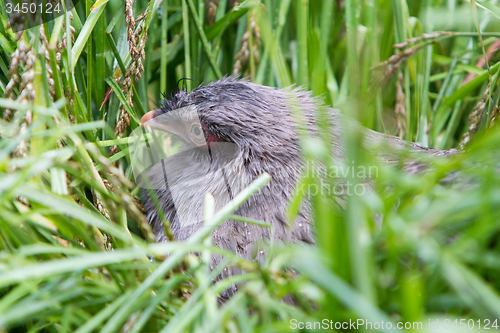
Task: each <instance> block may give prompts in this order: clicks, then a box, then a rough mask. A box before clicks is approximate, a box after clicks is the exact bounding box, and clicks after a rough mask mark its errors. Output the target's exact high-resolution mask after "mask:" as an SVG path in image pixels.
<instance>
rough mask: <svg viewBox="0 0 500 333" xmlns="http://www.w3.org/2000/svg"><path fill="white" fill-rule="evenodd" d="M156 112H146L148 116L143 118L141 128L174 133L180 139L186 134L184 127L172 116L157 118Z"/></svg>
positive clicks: (163, 115) (165, 115)
mask: <svg viewBox="0 0 500 333" xmlns="http://www.w3.org/2000/svg"><path fill="white" fill-rule="evenodd" d="M155 111H156V110H152V111H149V112H146V114H145V115H144V116H142V118H141V127H144V128H148V127H149V128H151V129H156V130H160V131H163V132H167V133H172V134H175V135H178V136H180V137H182V136H183V134H184V133H183V128H182V126H180V125H179V124H178V123H177V122H176V121H175V120H174V118H173V117H172V116H171V115H169V114H160V115H159V116H157V117H155Z"/></svg>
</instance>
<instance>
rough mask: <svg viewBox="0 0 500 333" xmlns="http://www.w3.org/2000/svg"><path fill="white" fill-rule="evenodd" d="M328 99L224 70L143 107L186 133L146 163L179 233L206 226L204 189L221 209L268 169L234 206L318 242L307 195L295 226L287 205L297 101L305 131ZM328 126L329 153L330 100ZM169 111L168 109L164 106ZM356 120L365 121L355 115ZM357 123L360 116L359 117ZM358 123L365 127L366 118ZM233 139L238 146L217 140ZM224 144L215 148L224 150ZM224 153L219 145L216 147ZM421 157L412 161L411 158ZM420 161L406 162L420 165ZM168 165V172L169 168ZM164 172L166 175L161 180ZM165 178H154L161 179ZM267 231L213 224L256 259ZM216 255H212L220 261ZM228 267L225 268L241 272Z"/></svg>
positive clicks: (221, 241) (335, 122)
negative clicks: (173, 150) (176, 149)
mask: <svg viewBox="0 0 500 333" xmlns="http://www.w3.org/2000/svg"><path fill="white" fill-rule="evenodd" d="M322 107H323V108H325V106H323V105H322V104H321V102H320V101H319V100H318V99H317V98H314V97H312V96H311V93H310V92H307V91H303V90H300V89H281V90H280V89H276V88H271V87H266V86H261V85H257V84H254V83H251V82H249V81H247V80H236V79H234V78H231V77H229V78H224V79H222V80H219V81H216V82H213V83H210V84H208V85H206V86H200V87H198V88H196V89H195V90H193V91H192V92H191V93H187V92H185V91H179V92H177V93H176V94H175V95H174V96H173V97H172V98H171V99H165V100H164V101H162V104H161V107H160V108H158V109H157V110H153V111H150V112H148V113H147V114H146V115H144V116H143V117H142V119H141V123H142V126H144V127H150V128H154V129H157V130H160V131H165V132H171V133H174V134H175V135H176V136H178V137H180V138H181V141H183V142H184V143H187V146H186V147H187V148H183V149H181V150H180V151H181V152H180V153H178V154H174V155H172V156H170V157H168V158H165V159H164V160H163V161H162V163H156V164H155V165H153V166H152V167H151V168H149V169H148V170H147V172H146V174H147V177H148V179H149V181H150V183H152V184H156V186H153V188H154V189H153V191H154V192H155V194H156V196H157V197H158V200H159V203H160V206H161V209H162V210H163V213H164V216H165V218H166V219H167V220H168V221H169V222H170V224H171V231H172V234H173V236H174V239H175V240H179V241H181V240H185V239H187V238H188V237H189V236H190V235H191V234H193V233H194V232H195V231H196V230H197V229H198V228H200V227H201V226H202V221H203V207H204V206H203V198H204V195H205V193H207V192H208V193H211V194H212V195H213V196H214V198H215V206H216V207H215V208H216V210H217V209H220V208H221V207H222V206H224V204H226V203H227V201H228V200H230V199H231V198H232V197H233V196H234V195H235V194H237V193H238V192H239V191H241V190H242V189H244V188H245V187H246V186H248V185H249V184H250V183H251V182H252V181H253V180H255V179H256V178H257V177H259V176H260V175H261V174H262V173H264V172H267V173H268V174H269V175H270V176H271V180H270V182H269V183H268V184H267V185H266V186H265V187H264V188H263V189H262V190H260V191H259V192H258V193H257V194H255V195H254V196H253V197H252V198H250V199H249V200H248V201H247V202H245V203H244V204H243V205H242V206H241V207H240V208H239V209H238V210H237V211H236V212H235V214H236V215H240V216H243V217H246V218H251V219H256V220H260V221H264V222H266V223H269V224H272V226H273V228H274V237H275V239H276V240H277V241H279V242H307V243H314V239H315V235H314V226H313V221H312V212H311V208H310V205H309V204H307V203H305V204H304V205H302V208H301V211H300V212H299V214H298V216H297V218H296V220H295V222H294V223H293V227H292V228H290V227H289V223H288V221H287V219H286V217H285V216H286V215H285V213H286V210H287V205H288V204H289V202H290V199H291V197H292V194H293V193H294V190H295V189H296V186H297V181H298V179H299V177H300V176H301V174H302V172H304V162H303V158H302V154H301V148H300V145H299V134H300V133H299V126H298V125H297V121H296V119H295V118H294V115H295V114H296V113H294V112H293V111H294V110H295V111H298V114H299V117H300V118H301V119H302V121H303V129H301V130H303V131H304V133H306V134H307V135H310V136H315V135H317V133H318V124H319V123H318V121H317V119H318V116H317V111H318V110H319V109H320V108H322ZM326 110H327V114H328V118H329V119H328V121H329V124H328V127H329V128H330V130H331V153H332V154H333V156H334V157H335V158H337V159H343V158H344V147H343V143H342V137H343V132H342V126H343V124H345V122H344V121H343V120H342V116H341V114H340V112H339V111H338V110H335V109H331V108H326ZM166 115H167V116H168V117H164V116H166ZM353 126H359V125H353ZM359 127H360V126H359ZM360 128H361V127H360ZM362 131H363V134H364V142H365V146H367V147H370V146H372V145H377V144H383V143H387V144H388V145H389V146H392V147H394V148H397V149H398V148H402V147H407V148H408V149H410V150H413V151H422V152H424V153H425V154H433V155H448V154H452V153H454V151H453V150H448V151H439V150H433V149H427V148H424V147H422V146H420V145H418V144H415V143H409V142H406V141H404V140H401V139H399V138H397V137H394V136H390V135H386V134H382V133H378V132H374V131H371V130H369V129H364V128H363V129H362ZM224 144H230V145H232V146H231V147H233V148H232V149H222V151H223V153H220V151H221V149H219V148H217V147H221V146H222V147H223V146H224ZM218 149H219V150H218ZM218 153H219V154H218ZM414 164H415V163H414ZM419 165H420V164H418V163H417V164H415V165H413V166H412V165H411V163H410V164H408V166H407V168H408V169H409V172H417V171H418V170H419V169H420V168H419ZM165 168H167V169H168V173H169V174H170V175H166V173H165ZM165 178H169V179H168V181H165ZM160 183H161V184H162V185H158V184H160ZM149 193H150V192H149V191H148V190H143V191H142V196H143V202H144V208H145V210H146V212H147V221H148V222H149V223H150V224H151V226H152V228H153V231H154V233H155V234H156V236H157V239H158V241H166V240H167V238H166V235H165V230H164V225H163V223H162V221H161V218H160V216H161V214H159V212H158V211H157V209H156V206H155V204H154V202H153V200H152V198H151V196H150V194H149ZM269 238H270V229H269V228H266V227H261V226H258V225H254V224H247V223H242V222H238V221H231V220H230V221H227V222H225V223H224V224H223V225H221V226H220V227H219V228H217V229H216V230H215V232H214V233H213V244H214V245H215V246H218V247H220V248H224V249H226V250H230V251H232V252H234V253H236V254H238V255H239V256H241V257H243V258H246V259H249V260H254V259H256V257H258V256H259V255H260V254H261V252H262V251H259V249H257V248H255V244H258V243H259V242H260V241H262V240H268V239H269ZM219 261H220V258H215V259H214V261H213V263H212V266H216V265H217V264H218V263H219ZM235 273H237V272H235V271H234V270H232V271H231V270H229V271H228V270H226V273H223V274H222V277H224V276H227V275H230V274H235Z"/></svg>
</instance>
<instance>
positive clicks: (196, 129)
mask: <svg viewBox="0 0 500 333" xmlns="http://www.w3.org/2000/svg"><path fill="white" fill-rule="evenodd" d="M191 136H192V137H193V139H194V140H195V141H196V142H198V143H200V142H205V133H204V132H203V128H201V125H200V124H193V125H191Z"/></svg>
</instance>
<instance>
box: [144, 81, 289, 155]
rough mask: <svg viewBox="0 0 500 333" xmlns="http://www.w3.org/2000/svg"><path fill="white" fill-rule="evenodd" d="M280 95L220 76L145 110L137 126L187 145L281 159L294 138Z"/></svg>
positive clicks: (281, 95) (286, 110)
mask: <svg viewBox="0 0 500 333" xmlns="http://www.w3.org/2000/svg"><path fill="white" fill-rule="evenodd" d="M289 109H290V108H289V101H287V98H286V96H285V93H284V92H283V91H281V90H276V89H274V88H270V87H264V86H260V85H256V84H253V83H250V82H247V81H243V80H239V81H237V80H234V79H232V78H226V79H223V80H220V81H216V82H214V83H211V84H208V85H207V86H203V87H198V88H197V89H195V90H193V91H192V92H191V93H187V92H185V91H179V92H177V93H176V94H175V95H173V97H172V98H170V99H165V100H163V101H162V102H161V105H160V107H159V108H158V109H156V110H153V111H150V112H148V113H146V114H145V115H144V116H143V117H142V119H141V124H142V126H144V127H146V126H150V127H151V128H154V129H157V130H162V131H167V132H170V133H173V134H175V135H177V136H180V137H181V138H183V139H184V140H186V141H187V142H188V143H189V144H190V145H192V146H199V147H202V146H208V147H209V148H210V146H211V145H212V144H213V143H215V142H227V143H234V144H236V145H237V147H238V149H239V151H240V152H241V154H242V157H243V159H245V160H249V159H254V160H261V161H266V162H272V163H280V162H283V163H287V160H288V159H289V158H290V157H296V156H297V154H298V139H297V133H296V130H295V125H294V121H293V119H292V116H291V114H290V111H289Z"/></svg>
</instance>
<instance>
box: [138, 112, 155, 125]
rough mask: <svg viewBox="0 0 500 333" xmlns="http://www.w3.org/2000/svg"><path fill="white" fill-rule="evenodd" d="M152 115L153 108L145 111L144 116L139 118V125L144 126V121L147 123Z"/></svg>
mask: <svg viewBox="0 0 500 333" xmlns="http://www.w3.org/2000/svg"><path fill="white" fill-rule="evenodd" d="M154 117H155V110H151V111H149V112H146V114H145V115H144V116H142V118H141V126H144V124H145V123H147V122H148V121H150V120H151V119H153V118H154Z"/></svg>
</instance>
